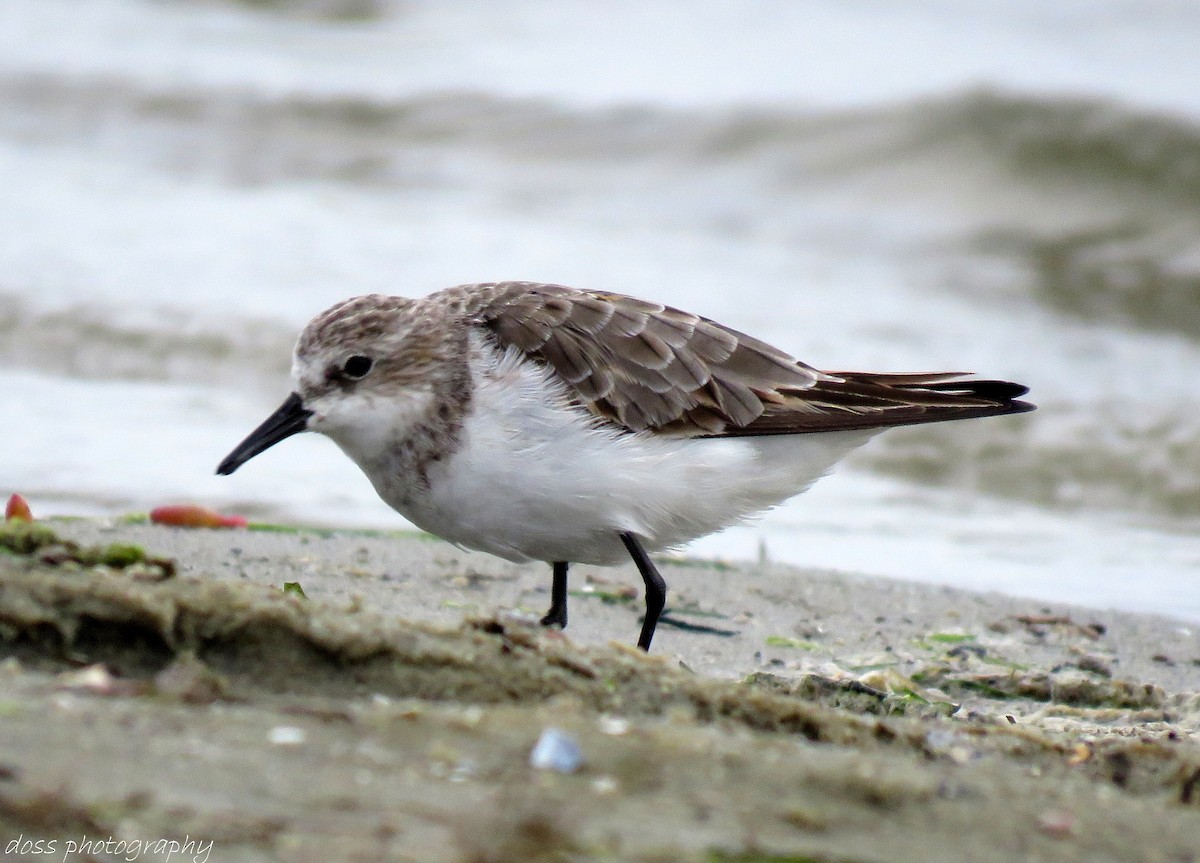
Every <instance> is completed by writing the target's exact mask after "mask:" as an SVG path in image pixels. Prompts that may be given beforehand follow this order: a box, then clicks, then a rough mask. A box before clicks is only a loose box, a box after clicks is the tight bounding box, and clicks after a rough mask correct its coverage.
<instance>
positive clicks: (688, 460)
mask: <svg viewBox="0 0 1200 863" xmlns="http://www.w3.org/2000/svg"><path fill="white" fill-rule="evenodd" d="M493 359H494V361H495V365H494V366H493V367H491V368H490V369H488V370H486V373H482V374H479V375H477V379H476V384H477V389H476V391H475V394H474V396H473V400H472V403H471V409H470V412H469V414H468V415H467V417H466V419H465V422H464V425H463V428H462V432H461V439H460V441H461V445H460V447H459V449H458V450H457V452H456V453H455V454H454V455H453V456H451V457H450V458H448V459H445V460H443V461H441V462H439V463H438V464H437V465H435V466H434V467H432V468H431V469H430V471H429V473H428V479H429V488H428V489H427V490H424V491H422V492H419V493H416V494H414V493H413V488H412V486H411V485H410V484H408V483H407V482H404V481H403V479H402V478H396V479H397V480H398V481H397V482H396V484H395V491H396V492H397V493H394V494H390V493H389V489H388V487H387V486H388V485H389V483H387V482H385V483H382V484H380V483H377V487H379V490H380V493H381V494H382V495H383V497H384V499H385V500H387V501H388V502H389V503H391V504H392V506H394V507H395V508H396V509H398V510H399V511H400V512H401V513H403V514H404V515H405V516H406V517H407V518H408V519H409V520H411V521H412V522H414V523H415V524H417V525H418V526H419V527H421V528H422V529H424V530H427V531H429V532H430V533H433V534H436V535H438V536H440V537H442V538H444V539H447V540H449V541H451V542H454V543H458V544H460V545H463V546H466V547H468V548H473V549H478V550H480V551H486V552H490V553H491V554H495V555H498V556H500V557H504V558H507V559H509V560H514V561H521V560H545V561H560V560H561V561H570V562H575V563H593V564H609V563H615V562H618V561H620V560H621V559H623V557H624V556H625V554H626V552H625V549H624V546H623V545H622V543H621V541H620V539H619V538H618V534H619V533H621V532H626V531H627V532H630V533H633V534H636V535H637V536H638V537H640V538H641V539H642V540H643V543H644V544H645V546H646V547H647V548H648V549H652V550H653V549H662V548H670V547H673V546H677V545H681V544H683V543H685V542H688V541H690V540H692V539H695V538H696V537H699V536H704V535H705V534H708V533H712V532H713V531H716V530H720V529H721V528H723V527H727V526H728V525H730V524H734V523H736V522H738V521H741V520H743V519H746V518H748V517H750V516H753V515H755V514H757V513H760V512H762V511H763V510H765V509H768V508H770V507H772V506H775V505H776V504H779V503H781V502H782V501H784V500H786V499H787V498H789V497H792V496H793V495H796V494H799V493H800V492H802V491H803V490H804V489H805V488H807V487H808V486H809V485H810V484H811V483H812V482H813V481H814V480H816V479H817V478H819V477H820V476H821V475H823V474H824V473H825V472H827V471H828V470H829V469H830V468H831V467H832V466H833V465H834V464H835V463H836V462H837V461H838V460H839V459H841V458H842V457H843V456H845V455H846V453H848V452H849V451H850V450H852V449H854V448H855V447H857V446H859V445H860V444H862V443H864V442H865V441H866V440H868V439H869V438H870V437H871V435H872V434H873V432H871V431H852V432H834V433H825V434H808V435H778V436H765V437H746V438H704V439H689V438H669V437H662V436H656V435H652V434H648V433H643V434H637V435H631V434H622V433H618V432H615V431H614V430H612V429H611V428H609V427H606V426H603V425H600V424H597V423H595V422H594V421H591V420H590V419H589V417H590V415H589V414H587V413H586V412H585V411H584V410H583V409H581V408H579V407H577V406H573V405H571V404H570V403H569V402H568V401H567V398H566V391H565V388H564V385H563V384H561V383H559V382H557V381H556V380H554V379H548V378H547V373H546V371H545V370H544V369H543V368H542V367H541V366H538V365H536V364H534V363H531V362H529V361H525V360H522V359H521V357H520V355H519V354H517V353H516V352H509V353H508V354H505V355H503V356H496V357H494V358H493Z"/></svg>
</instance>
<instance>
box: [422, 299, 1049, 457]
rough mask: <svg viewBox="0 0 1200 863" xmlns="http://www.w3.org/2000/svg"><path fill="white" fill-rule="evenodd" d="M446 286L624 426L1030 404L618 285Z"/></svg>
mask: <svg viewBox="0 0 1200 863" xmlns="http://www.w3.org/2000/svg"><path fill="white" fill-rule="evenodd" d="M449 292H453V295H454V297H455V300H456V302H457V304H458V305H460V308H461V311H462V313H463V314H464V315H465V316H466V317H467V319H468V320H471V321H472V322H474V323H476V324H478V325H480V326H483V327H485V328H486V329H487V330H489V331H490V332H491V333H492V334H493V336H494V338H495V339H496V340H497V342H498V343H499V344H500V345H501V346H505V347H507V346H513V347H516V348H518V349H520V350H521V351H523V352H524V353H526V354H528V355H529V356H530V357H533V358H536V359H538V360H540V361H542V362H545V363H547V364H548V365H549V366H550V367H551V368H553V369H554V371H555V372H556V373H557V374H558V375H559V376H560V377H561V378H562V379H563V380H564V381H566V382H567V383H568V384H569V385H570V386H571V387H572V389H573V390H574V392H575V393H576V395H577V396H578V398H579V400H580V402H581V403H582V404H583V405H584V406H586V407H587V408H588V409H589V410H591V411H592V412H593V413H595V414H597V415H598V416H601V417H604V418H605V419H608V420H610V421H612V422H614V423H617V424H619V425H621V426H623V427H625V428H627V429H630V430H632V431H645V430H656V431H663V432H669V433H673V434H680V435H684V436H723V435H730V436H736V435H759V434H798V433H804V432H817V431H835V430H842V429H855V428H875V427H885V426H891V425H903V424H908V423H916V422H932V421H936V420H941V419H958V418H965V417H967V416H989V415H992V414H998V413H1016V412H1019V411H1020V410H1031V409H1032V406H1031V405H1025V403H1023V402H1015V401H1013V399H1014V398H1015V396H1017V395H1020V394H1021V393H1023V392H1025V388H1024V387H1021V386H1019V385H1017V384H1008V383H1006V382H1002V381H961V380H957V379H958V378H959V377H961V376H960V375H959V374H957V373H954V374H951V373H939V374H923V375H873V374H865V373H852V372H821V371H818V370H817V369H815V368H813V367H811V366H808V365H805V364H804V363H802V362H799V361H798V360H796V359H795V358H794V357H791V356H789V355H788V354H786V353H784V352H783V351H780V350H778V349H777V348H774V347H772V346H771V345H768V344H767V343H765V342H762V341H760V340H758V339H756V338H753V337H752V336H748V335H746V334H745V333H740V332H738V331H736V330H733V329H730V328H729V327H726V326H723V325H722V324H719V323H717V322H715V321H711V320H709V319H707V318H703V317H701V316H699V315H694V314H691V313H689V312H684V311H681V310H679V309H675V308H671V307H670V306H664V305H662V304H660V303H651V302H647V301H645V300H640V299H637V298H634V297H628V296H624V295H622V294H613V293H606V292H601V291H586V290H576V289H573V288H567V287H563V286H561V285H547V284H537V283H531V282H495V283H486V284H478V285H464V286H460V287H458V288H451V289H449ZM443 293H446V292H443ZM1018 405H1020V406H1023V407H1019V408H1018V407H1017V406H1018Z"/></svg>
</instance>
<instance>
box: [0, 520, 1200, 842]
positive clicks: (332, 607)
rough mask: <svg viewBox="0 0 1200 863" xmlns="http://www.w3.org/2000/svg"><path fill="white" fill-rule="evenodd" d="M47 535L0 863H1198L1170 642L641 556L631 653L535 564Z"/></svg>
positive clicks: (13, 702)
mask: <svg viewBox="0 0 1200 863" xmlns="http://www.w3.org/2000/svg"><path fill="white" fill-rule="evenodd" d="M46 526H47V527H49V528H50V529H51V530H52V531H55V532H57V534H58V535H59V538H58V539H56V538H55V537H53V536H52V535H47V534H44V533H39V532H38V531H36V530H35V531H33V532H32V533H31V532H29V531H27V530H25V529H23V528H21V527H13V526H11V525H10V526H6V527H4V528H3V531H4V532H3V537H4V544H5V545H7V546H8V550H7V551H6V552H4V553H0V655H3V656H4V657H6V658H5V659H4V661H3V665H2V666H0V681H2V683H0V693H2V694H0V837H5V840H4V845H7V844H8V843H10V842H11V841H12V839H13V838H15V837H21V839H22V841H23V842H25V843H29V842H31V841H39V840H40V841H42V842H43V843H48V842H50V841H52V840H53V841H55V842H56V843H57V846H56V854H55V855H48V854H38V853H35V850H36V849H34V848H33V847H32V846H30V847H27V848H25V849H22V848H21V847H17V848H15V849H13V850H12V851H10V852H8V853H7V855H6V856H0V859H17V860H39V861H42V860H50V859H55V860H62V859H87V858H83V857H79V856H78V855H76V856H74V857H71V856H66V857H65V858H64V850H65V849H66V847H67V846H66V843H67V842H68V841H74V842H76V843H79V842H80V840H81V837H84V836H87V837H89V838H91V839H95V838H97V837H101V838H105V839H107V838H108V837H112V838H113V839H114V840H123V841H126V842H132V841H137V840H146V841H153V840H159V839H176V840H179V841H183V840H185V838H186V839H187V840H190V841H193V842H197V841H198V842H199V844H196V845H193V846H192V848H191V851H190V853H187V854H184V853H183V852H176V853H175V854H174V855H173V856H172V857H171V858H170V859H173V860H182V859H192V858H193V857H196V859H203V855H202V849H203V848H204V847H205V845H206V844H207V843H210V842H211V843H212V844H211V846H210V847H209V851H208V852H207V859H211V860H219V861H243V860H244V861H259V860H284V859H286V860H313V861H318V860H320V861H326V860H385V859H386V860H393V859H394V860H413V861H508V860H514V861H534V860H571V861H577V860H639V861H743V863H749V861H807V860H817V861H885V860H886V861H903V860H914V861H917V860H921V861H941V860H947V861H949V860H955V861H960V860H980V861H990V860H997V861H999V860H1004V861H1009V860H1014V859H1031V860H1080V861H1084V860H1087V861H1097V860H1112V861H1118V860H1120V861H1131V860H1146V861H1195V860H1198V859H1200V745H1197V743H1196V742H1195V740H1196V735H1197V734H1198V733H1200V695H1198V694H1197V693H1200V631H1197V630H1200V628H1198V627H1195V626H1193V625H1189V624H1185V623H1182V622H1179V621H1172V620H1168V619H1164V618H1156V617H1151V616H1144V615H1132V614H1122V613H1116V612H1109V611H1096V610H1090V609H1084V608H1076V607H1065V606H1046V605H1045V604H1043V603H1040V602H1033V601H1024V600H1019V599H1013V598H1008V597H1002V596H997V595H977V594H969V593H964V592H959V591H954V590H950V589H946V588H941V587H932V586H925V585H916V584H911V583H904V582H891V581H887V580H880V579H870V578H864V577H856V576H850V575H845V574H835V573H826V572H811V571H803V570H797V569H795V568H789V567H782V566H772V565H768V564H761V565H760V564H741V565H737V566H734V565H728V564H722V563H713V562H703V561H695V560H688V559H672V558H664V559H663V560H662V562H661V563H662V571H663V575H664V577H665V578H666V579H667V581H668V584H669V585H670V586H671V590H672V593H671V596H670V598H669V601H668V609H669V617H670V619H671V621H672V622H673V623H672V624H668V625H664V626H660V629H659V633H658V635H657V637H656V640H655V645H654V653H653V654H652V655H650V656H648V657H647V656H645V655H642V654H641V653H639V652H638V651H636V650H634V649H632V648H631V647H630V646H629V644H630V643H631V642H632V641H633V640H634V638H635V637H636V634H637V629H638V611H639V606H640V583H639V580H638V578H637V576H636V574H635V573H634V571H633V570H632V568H631V567H629V568H619V569H611V570H603V569H596V568H589V567H578V568H574V569H573V570H572V591H573V593H572V597H571V609H570V611H571V621H570V627H569V629H568V630H567V633H566V634H565V635H563V634H560V633H557V632H553V631H546V630H543V629H541V628H540V627H537V626H536V625H534V623H533V622H534V621H535V620H536V618H537V617H538V616H539V615H540V614H541V613H542V612H544V611H545V608H546V606H547V605H548V602H549V595H548V590H547V588H548V584H549V572H548V568H547V567H545V566H544V565H529V566H516V565H512V564H508V563H505V562H503V561H499V560H496V559H494V558H491V557H488V556H486V555H477V554H469V553H464V552H460V551H458V550H456V549H454V548H452V547H451V546H449V545H446V544H445V543H442V542H438V541H435V540H431V539H429V538H425V537H420V536H417V535H412V534H387V535H382V534H377V533H356V532H352V531H340V532H325V531H310V530H299V531H285V530H265V529H260V530H224V531H219V530H186V529H171V528H163V527H157V526H151V525H146V524H137V523H130V522H127V521H116V522H112V521H108V522H106V521H96V520H81V521H54V522H49V523H47V525H46ZM38 527H43V526H42V525H39V526H38ZM60 540H63V541H67V540H69V541H73V542H76V543H79V544H80V546H79V547H75V546H70V545H64V544H63V542H62V541H60ZM113 544H119V545H120V546H128V545H130V544H134V545H136V546H138V548H128V547H118V548H114V547H113ZM95 546H98V547H99V550H98V551H95V552H92V551H89V548H90V547H95ZM139 549H142V550H144V554H143V553H142V551H140V550H139ZM168 560H169V561H171V562H170V563H168V562H167V561H168ZM289 582H295V583H297V584H299V585H300V587H301V588H302V590H303V592H304V594H305V596H304V597H301V596H299V595H297V594H295V593H289V592H285V591H284V590H283V585H284V584H285V583H289ZM632 588H638V589H637V590H633V589H632ZM548 728H555V729H559V730H561V731H562V732H564V733H565V734H566V735H567V736H568V737H569V738H570V739H571V740H573V741H574V742H575V743H576V744H578V747H579V751H580V753H581V755H582V764H581V765H580V766H579V767H578V768H577V769H575V770H573V771H572V772H557V771H555V770H551V769H536V768H534V767H532V766H531V765H530V752H531V750H532V749H533V747H534V745H535V743H536V741H537V740H538V738H539V736H540V735H541V734H542V733H543V731H544V730H546V729H548ZM4 845H0V852H5V850H6V849H5V847H4ZM42 847H43V849H44V848H45V847H46V846H45V844H43V846H42ZM132 847H133V846H126V852H128V851H129V849H131V848H132ZM107 853H109V855H110V856H109V857H107V858H106V857H104V856H97V857H96V859H125V857H124V856H121V857H118V856H114V855H112V853H111V849H110V851H109V852H107ZM156 853H157V852H156V851H155V850H154V848H153V847H152V848H151V849H149V850H147V849H146V847H145V846H142V847H140V848H139V854H140V856H139V857H137V858H136V859H144V860H160V859H167V857H166V855H165V854H157V856H156ZM126 856H127V854H126Z"/></svg>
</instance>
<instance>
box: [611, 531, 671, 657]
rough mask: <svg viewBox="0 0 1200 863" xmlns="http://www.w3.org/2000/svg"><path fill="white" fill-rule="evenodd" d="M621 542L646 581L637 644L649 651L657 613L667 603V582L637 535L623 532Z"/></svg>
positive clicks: (658, 613)
mask: <svg viewBox="0 0 1200 863" xmlns="http://www.w3.org/2000/svg"><path fill="white" fill-rule="evenodd" d="M621 542H623V543H625V548H627V549H629V556H630V557H632V558H633V562H634V563H635V564H636V565H637V568H638V572H640V573H641V574H642V581H644V582H645V583H646V619H645V620H643V621H642V634H641V635H640V636H638V644H637V646H638V647H640V648H641V649H642V650H644V651H646V652H647V653H649V652H650V640H651V639H652V638H654V627H656V626H658V618H659V615H661V614H662V610H663V606H665V605H666V604H667V583H666V582H665V581H663V577H662V576H661V575H659V574H658V570H657V569H656V568H655V567H654V564H653V563H652V562H651V561H650V556H649V555H648V554H646V549H644V548H642V544H641V543H640V542H638V541H637V537H635V536H634V535H633V534H632V533H623V534H621Z"/></svg>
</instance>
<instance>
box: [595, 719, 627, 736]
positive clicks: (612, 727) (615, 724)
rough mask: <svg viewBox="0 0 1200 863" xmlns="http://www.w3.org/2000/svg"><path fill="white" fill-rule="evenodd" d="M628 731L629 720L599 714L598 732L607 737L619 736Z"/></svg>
mask: <svg viewBox="0 0 1200 863" xmlns="http://www.w3.org/2000/svg"><path fill="white" fill-rule="evenodd" d="M628 732H629V720H628V719H622V718H621V717H619V716H601V717H600V733H601V734H607V735H608V736H609V737H620V736H621V735H622V734H627V733H628Z"/></svg>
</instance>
